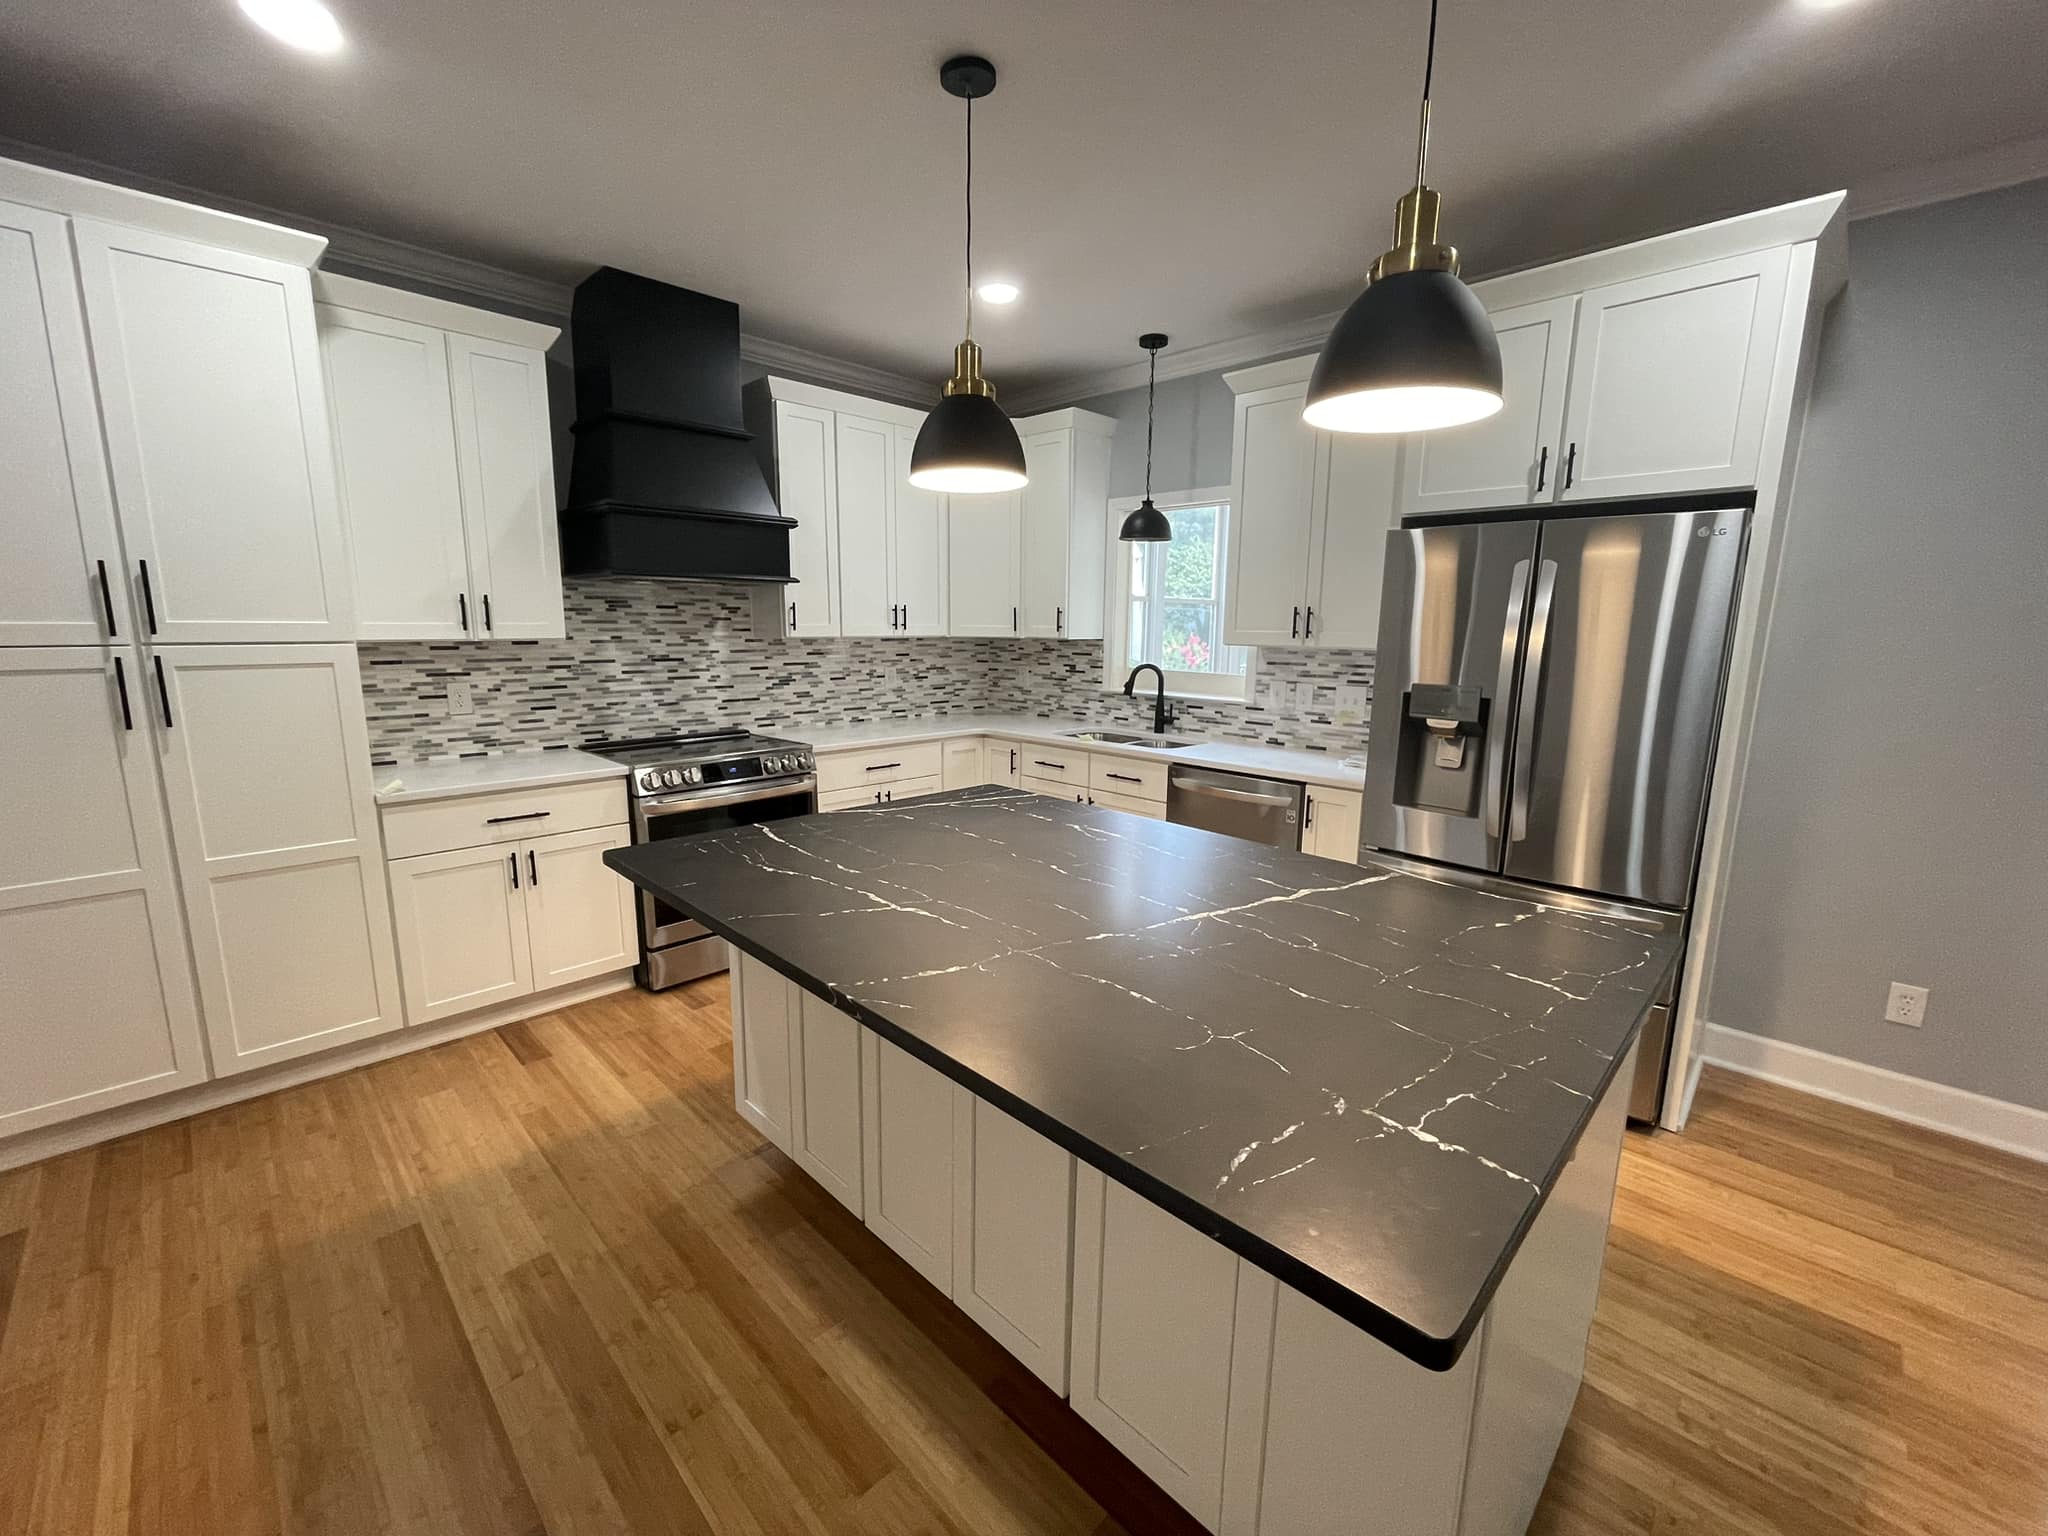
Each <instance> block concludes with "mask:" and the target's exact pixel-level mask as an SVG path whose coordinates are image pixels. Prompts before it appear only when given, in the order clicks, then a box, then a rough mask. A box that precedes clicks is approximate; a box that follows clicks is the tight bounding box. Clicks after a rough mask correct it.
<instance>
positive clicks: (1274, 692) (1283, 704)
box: [1266, 682, 1294, 715]
mask: <svg viewBox="0 0 2048 1536" xmlns="http://www.w3.org/2000/svg"><path fill="white" fill-rule="evenodd" d="M1266 702H1267V707H1268V708H1269V709H1271V710H1272V711H1273V713H1274V714H1276V715H1284V714H1287V713H1289V712H1290V711H1291V710H1292V709H1293V708H1294V684H1292V683H1281V682H1273V683H1268V684H1267V685H1266Z"/></svg>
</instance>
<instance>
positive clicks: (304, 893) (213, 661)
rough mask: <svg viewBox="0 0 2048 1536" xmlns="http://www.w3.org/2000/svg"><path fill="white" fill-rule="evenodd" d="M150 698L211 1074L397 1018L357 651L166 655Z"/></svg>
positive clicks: (255, 649)
mask: <svg viewBox="0 0 2048 1536" xmlns="http://www.w3.org/2000/svg"><path fill="white" fill-rule="evenodd" d="M150 669H151V670H150V677H149V680H148V682H147V684H146V687H147V693H146V695H145V697H144V700H143V701H142V702H141V704H140V707H142V708H145V709H147V710H148V711H149V714H150V717H151V721H152V727H153V730H154V731H155V734H156V738H157V743H158V751H159V753H160V757H161V763H162V771H163V780H164V793H165V799H166V802H167V803H168V805H169V807H170V819H171V833H172V839H173V843H174V845H175V847H176V849H177V854H178V872H179V876H180V880H181V883H182V885H183V888H184V895H185V912H186V918H187V921H188V922H189V923H190V925H191V929H192V951H193V958H194V960H195V961H196V962H197V966H198V973H199V994H200V997H201V999H202V1001H203V1004H204V1009H205V1017H206V1029H207V1035H208V1037H209V1039H210V1041H211V1043H212V1047H213V1070H214V1075H215V1076H217V1077H224V1076H226V1075H228V1074H230V1073H234V1072H241V1071H246V1070H248V1069H249V1068H251V1067H256V1066H263V1065H267V1064H269V1063H271V1062H275V1061H284V1060H288V1059H290V1058H292V1057H295V1056H303V1055H307V1054H309V1053H311V1052H313V1051H321V1050H326V1049H328V1048H329V1047H331V1046H336V1045H341V1044H344V1043H345V1042H348V1041H351V1040H359V1039H363V1038H365V1037H366V1036H370V1035H378V1034H383V1033H385V1032H387V1031H389V1030H394V1029H397V1028H399V1027H400V1024H401V1022H402V1017H401V1012H400V1004H399V992H398V973H397V967H396V964H395V962H394V958H393V953H392V942H391V917H390V905H389V898H388V896H387V895H386V892H385V886H384V871H383V849H382V845H381V842H380V840H379V838H378V832H377V822H376V807H375V805H374V803H373V802H372V800H371V795H370V769H369V761H370V748H369V742H368V740H367V739H366V736H365V731H364V725H363V705H362V687H361V682H360V679H359V676H358V674H357V670H356V654H355V648H354V647H353V646H347V645H327V646H303V645H301V646H281V645H277V646H164V647H161V648H159V649H158V650H157V652H156V654H155V655H154V656H152V657H151V661H150Z"/></svg>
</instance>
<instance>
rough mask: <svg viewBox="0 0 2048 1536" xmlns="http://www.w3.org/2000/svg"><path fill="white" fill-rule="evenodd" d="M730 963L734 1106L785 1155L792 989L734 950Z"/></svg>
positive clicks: (793, 1010)
mask: <svg viewBox="0 0 2048 1536" xmlns="http://www.w3.org/2000/svg"><path fill="white" fill-rule="evenodd" d="M732 960H733V963H732V970H731V977H732V1088H733V1104H734V1106H735V1107H736V1108H737V1109H738V1110H739V1112H740V1118H741V1119H742V1120H745V1121H746V1122H747V1124H749V1125H751V1126H752V1127H753V1128H754V1129H755V1130H757V1131H759V1132H760V1133H761V1134H762V1135H763V1136H766V1137H767V1138H768V1139H769V1140H770V1141H771V1142H773V1143H774V1144H775V1145H776V1146H778V1147H780V1148H781V1149H782V1150H783V1151H785V1152H787V1151H788V1150H789V1147H790V1104H791V1094H792V1074H791V1065H790V1046H791V1043H792V1041H793V1040H794V1038H795V1035H796V1030H797V1007H798V1004H797V990H796V987H795V985H794V984H793V983H792V982H791V981H790V980H789V979H788V978H787V977H785V976H783V975H782V974H781V973H780V972H778V971H772V970H770V969H769V968H768V967H767V966H766V965H764V964H763V963H762V962H761V961H759V960H756V959H755V958H754V957H753V956H752V955H749V954H744V953H742V952H741V951H740V950H739V949H737V948H735V949H734V950H733V951H732Z"/></svg>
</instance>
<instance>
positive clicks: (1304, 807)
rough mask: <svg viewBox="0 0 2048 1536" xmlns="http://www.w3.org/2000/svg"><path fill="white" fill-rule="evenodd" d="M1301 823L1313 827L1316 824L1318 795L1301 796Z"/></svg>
mask: <svg viewBox="0 0 2048 1536" xmlns="http://www.w3.org/2000/svg"><path fill="white" fill-rule="evenodd" d="M1301 824H1302V825H1303V826H1304V827H1312V826H1314V825H1315V824H1316V797H1315V796H1314V795H1303V796H1302V797H1301Z"/></svg>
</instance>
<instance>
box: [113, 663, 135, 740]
mask: <svg viewBox="0 0 2048 1536" xmlns="http://www.w3.org/2000/svg"><path fill="white" fill-rule="evenodd" d="M114 686H115V688H117V689H119V690H120V694H121V729H122V730H124V731H132V730H134V729H135V712H134V711H133V710H132V709H130V708H129V707H128V672H127V669H126V668H125V667H123V666H122V665H121V658H120V657H118V656H116V657H115V658H114Z"/></svg>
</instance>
